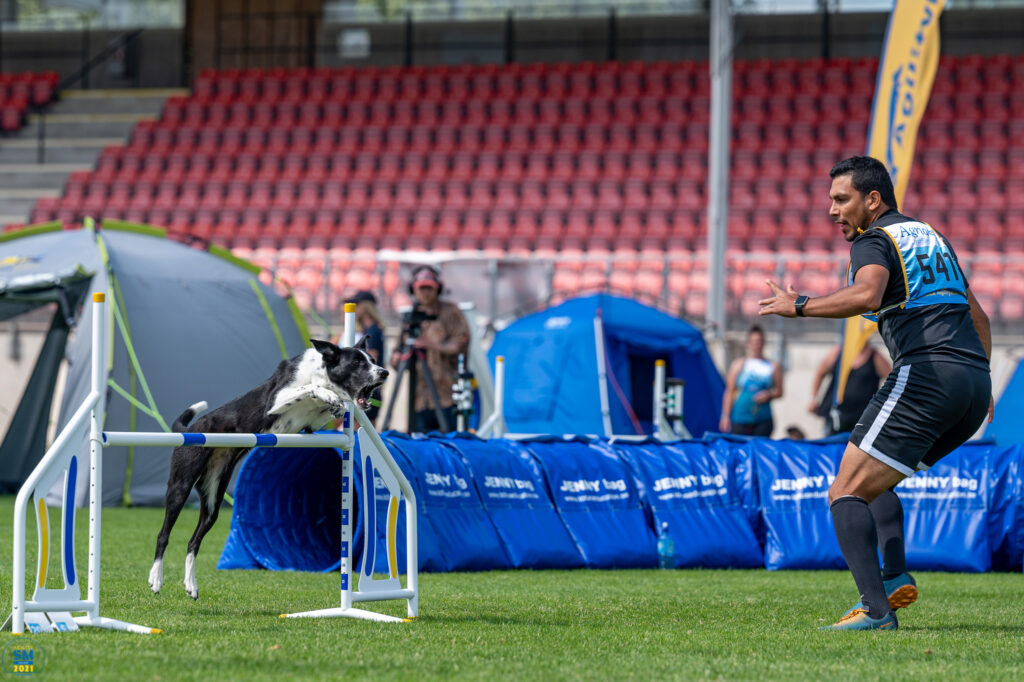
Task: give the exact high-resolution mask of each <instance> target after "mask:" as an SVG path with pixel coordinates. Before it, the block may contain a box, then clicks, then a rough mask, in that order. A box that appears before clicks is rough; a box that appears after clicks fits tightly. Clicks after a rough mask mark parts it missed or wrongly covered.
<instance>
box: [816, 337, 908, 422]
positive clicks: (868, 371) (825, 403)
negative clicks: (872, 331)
mask: <svg viewBox="0 0 1024 682" xmlns="http://www.w3.org/2000/svg"><path fill="white" fill-rule="evenodd" d="M841 348H842V347H841V346H840V345H838V344H836V345H835V346H834V347H833V348H832V350H830V351H829V353H828V355H827V356H825V359H824V360H822V361H821V364H820V365H818V369H817V371H816V372H815V373H814V381H813V382H812V383H811V395H812V396H813V399H812V401H811V404H810V405H809V406H808V408H807V409H808V411H809V412H812V413H814V414H817V415H818V416H819V417H824V418H825V435H826V436H831V435H833V434H836V433H849V432H850V431H852V430H853V427H854V426H855V425H856V424H857V420H858V419H859V418H860V415H861V414H862V413H863V412H864V408H865V407H867V406H868V403H869V402H871V397H872V396H873V395H875V391H877V390H878V388H879V386H881V385H882V381H884V380H885V377H887V376H889V372H891V371H892V365H891V364H889V361H888V360H886V359H885V356H884V355H882V354H881V353H879V352H878V351H877V350H875V348H874V346H872V345H871V344H870V343H868V344H865V345H864V348H863V349H862V350H861V352H860V353H859V354H858V355H857V357H856V358H854V359H853V364H852V365H850V374H849V376H848V377H847V379H846V390H845V391H844V392H843V402H841V403H839V404H838V405H833V404H832V403H833V399H834V395H835V387H836V376H837V370H838V363H839V353H840V350H841ZM825 377H829V382H828V388H827V389H826V390H825V395H824V396H823V397H822V398H821V400H820V401H819V400H818V399H817V398H818V395H820V393H819V392H820V391H821V384H822V382H824V380H825Z"/></svg>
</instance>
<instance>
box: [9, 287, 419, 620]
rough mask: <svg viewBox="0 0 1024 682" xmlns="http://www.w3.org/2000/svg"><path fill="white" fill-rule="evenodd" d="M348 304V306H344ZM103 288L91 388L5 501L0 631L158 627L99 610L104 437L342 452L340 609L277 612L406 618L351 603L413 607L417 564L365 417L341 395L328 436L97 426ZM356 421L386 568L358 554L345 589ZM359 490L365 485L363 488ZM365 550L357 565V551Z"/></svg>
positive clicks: (392, 469) (412, 511) (350, 329)
mask: <svg viewBox="0 0 1024 682" xmlns="http://www.w3.org/2000/svg"><path fill="white" fill-rule="evenodd" d="M350 307H351V309H350ZM105 313H106V308H105V295H104V294H102V293H96V294H93V317H92V319H93V330H92V388H91V390H90V392H89V395H88V396H87V397H86V398H85V400H84V401H83V402H82V405H81V406H80V407H79V408H78V410H77V411H76V412H75V413H74V415H73V416H72V417H71V420H70V421H69V422H68V424H67V426H65V428H64V429H63V430H62V431H61V433H60V434H59V435H58V436H57V438H56V439H55V440H54V442H53V445H51V446H50V449H49V450H47V452H46V454H45V455H44V456H43V458H42V460H40V462H39V464H38V465H37V466H36V468H35V469H34V470H33V471H32V473H31V474H30V475H29V477H28V479H27V480H26V481H25V483H24V485H23V486H22V487H21V490H20V491H19V492H18V496H17V498H16V500H15V504H14V577H13V581H12V582H13V585H12V590H11V593H12V597H11V616H10V618H8V619H7V621H6V622H5V623H4V628H3V629H8V628H9V629H10V630H11V631H12V632H14V633H15V634H21V633H24V632H25V629H26V627H27V628H28V630H29V631H30V632H33V633H41V632H53V631H61V632H63V631H75V630H78V628H79V626H91V627H100V628H106V629H111V630H125V631H128V632H136V633H142V634H150V633H158V632H161V631H160V630H159V629H156V628H150V627H145V626H142V625H135V624H133V623H127V622H124V621H120V620H114V619H112V618H105V617H102V616H100V550H101V530H102V527H101V522H100V517H101V512H102V501H103V489H102V488H103V457H102V455H103V448H104V447H106V446H112V445H137V446H146V445H150V446H178V445H184V444H189V445H199V446H202V447H257V446H263V447H310V448H322V447H333V448H337V449H339V450H341V451H342V481H341V484H342V493H341V497H342V499H341V503H342V512H341V538H342V544H341V555H342V556H341V607H340V608H332V609H324V610H321V611H311V612H306V613H296V614H285V616H287V617H303V616H305V617H349V618H361V619H364V620H376V621H386V622H405V621H407V620H408V618H396V617H392V616H386V615H383V614H378V613H374V612H372V611H365V610H362V609H356V608H352V603H353V602H357V601H380V600H387V599H405V600H406V601H407V603H408V609H407V610H408V616H409V617H410V618H412V617H415V616H416V615H417V612H418V596H419V590H418V578H417V570H418V566H419V562H418V554H417V544H416V541H417V536H416V496H415V493H414V492H413V490H412V486H410V485H409V481H408V479H406V477H405V475H404V474H403V473H402V471H401V469H400V468H399V467H398V465H397V463H396V462H395V460H394V458H393V457H392V456H391V453H389V452H388V450H387V447H386V446H385V445H384V443H383V441H382V440H381V439H380V436H379V435H378V434H377V432H376V431H374V429H373V425H372V424H371V423H370V421H369V419H368V418H367V417H366V415H365V414H364V413H363V411H362V410H361V409H359V406H358V405H355V404H354V403H351V402H346V404H345V406H346V412H345V414H344V417H343V425H344V429H343V431H342V432H341V433H337V434H235V433H136V432H118V431H114V432H103V431H102V425H103V420H104V414H105V407H106V405H105V401H104V395H105V386H103V359H104V357H105V349H106V344H105V338H104V337H105V330H106V329H107V325H106V323H105V322H106V316H105ZM354 318H355V306H354V305H353V304H346V306H345V322H346V324H345V329H346V338H345V342H344V343H346V344H347V345H352V342H353V334H354V326H355V319H354ZM353 414H354V415H355V419H356V420H357V421H358V422H359V424H360V426H361V427H362V428H361V429H360V432H359V443H360V449H361V454H362V456H363V457H364V460H365V465H364V468H363V479H364V481H363V488H364V495H363V497H362V500H363V502H364V505H366V507H365V509H367V510H371V511H370V512H368V517H369V518H370V519H372V518H373V513H372V510H373V509H374V505H375V499H374V493H373V491H374V487H375V485H374V473H375V471H376V473H377V475H378V476H380V478H381V479H382V480H383V481H384V484H385V486H386V487H387V489H388V491H389V493H390V500H389V512H388V519H387V532H388V542H387V546H388V567H389V575H388V576H386V577H385V578H375V577H374V575H373V563H372V557H373V554H374V553H373V552H367V551H365V550H364V552H363V563H364V568H363V569H362V570H361V571H360V574H361V575H360V581H359V584H358V589H356V590H354V589H353V587H354V583H353V581H352V579H351V558H350V557H351V547H352V527H353V525H354V523H355V515H354V510H353V505H352V485H353V480H352V478H353V476H352V474H353V466H352V452H353V447H354V444H355V438H354V435H353V428H352V415H353ZM86 419H88V420H89V423H90V429H89V455H90V456H89V466H90V475H89V581H88V591H87V596H86V598H85V599H82V598H81V587H80V580H79V578H80V576H79V574H78V571H77V567H76V564H75V547H74V521H75V484H76V480H77V473H78V467H79V466H80V464H79V458H80V456H79V453H78V448H79V443H77V442H75V441H76V437H77V436H78V434H80V433H81V429H82V427H84V425H85V422H86ZM58 482H62V484H63V505H62V509H63V514H62V523H61V543H60V547H61V569H62V576H63V583H64V585H63V587H62V588H59V589H54V588H47V587H46V582H47V577H48V572H49V553H50V546H51V543H50V539H51V535H52V534H51V532H50V522H49V514H48V509H47V506H46V501H45V498H46V495H47V493H48V492H49V491H50V490H51V489H52V488H53V487H54V485H56V484H57V483H58ZM365 491H369V494H368V495H367V494H366V492H365ZM30 498H31V499H32V506H33V509H34V510H35V511H36V524H37V528H38V538H39V552H38V557H39V560H38V568H37V577H36V582H35V591H34V594H33V596H32V598H31V599H26V598H25V572H26V565H25V562H26V538H25V522H26V520H27V515H28V514H27V511H28V504H29V499H30ZM403 499H404V501H405V503H406V506H405V508H406V539H407V542H406V587H405V588H403V587H402V586H401V583H400V580H399V578H398V566H397V561H396V551H395V543H396V540H395V538H396V527H397V516H398V505H399V503H400V502H401V501H402V500H403ZM364 534H365V535H364V547H368V546H369V543H371V542H374V541H375V525H374V524H373V523H365V524H364ZM368 556H369V557H370V561H369V565H368V566H367V565H366V564H367V557H368ZM72 612H84V613H85V615H84V616H72V615H71V614H72Z"/></svg>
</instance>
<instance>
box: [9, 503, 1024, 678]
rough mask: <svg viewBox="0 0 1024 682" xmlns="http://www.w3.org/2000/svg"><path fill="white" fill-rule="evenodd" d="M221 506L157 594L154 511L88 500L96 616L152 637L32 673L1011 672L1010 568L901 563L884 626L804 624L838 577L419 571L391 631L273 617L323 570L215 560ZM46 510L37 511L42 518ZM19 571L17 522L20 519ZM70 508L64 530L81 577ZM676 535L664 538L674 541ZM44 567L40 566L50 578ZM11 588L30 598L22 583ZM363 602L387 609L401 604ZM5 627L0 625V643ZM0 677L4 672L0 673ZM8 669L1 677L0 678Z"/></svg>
mask: <svg viewBox="0 0 1024 682" xmlns="http://www.w3.org/2000/svg"><path fill="white" fill-rule="evenodd" d="M228 512H229V510H225V513H223V514H222V515H221V520H220V521H219V522H218V524H217V526H216V527H215V528H214V530H213V531H212V532H211V533H210V535H209V536H207V538H206V543H205V544H204V547H203V551H202V552H201V554H200V556H199V560H198V567H197V573H198V578H199V592H200V596H199V601H198V602H193V601H192V600H191V599H190V598H188V597H187V596H186V595H185V591H184V589H183V588H182V586H181V577H182V569H183V565H184V555H185V543H186V542H187V540H188V537H189V535H190V534H191V532H192V529H193V528H194V526H195V521H196V518H197V513H196V512H195V511H194V510H186V511H185V512H183V513H182V516H181V519H180V520H179V522H178V525H177V527H176V528H175V532H174V534H173V535H172V537H171V545H170V547H169V549H168V553H167V558H166V563H165V574H164V580H165V584H164V590H163V592H162V593H161V594H160V595H158V596H157V595H153V594H151V593H150V591H149V587H148V585H147V584H146V576H147V575H148V572H149V567H150V564H151V562H152V553H153V544H154V542H155V538H156V533H157V531H158V530H159V526H160V523H161V520H162V514H163V512H162V510H159V509H105V510H104V512H103V523H104V527H103V539H104V542H103V583H102V597H101V604H102V609H101V613H102V614H103V615H106V616H109V617H113V618H119V619H123V620H128V621H130V622H134V623H139V624H143V625H149V626H152V627H159V628H162V629H163V630H164V632H163V634H159V635H150V636H146V635H133V634H128V633H119V632H110V631H105V630H93V629H86V630H83V631H82V632H80V633H78V634H75V635H58V634H52V635H34V636H33V637H32V638H33V640H34V641H35V642H36V643H37V644H39V645H40V646H42V648H43V650H44V651H45V653H46V662H45V669H44V671H43V672H42V673H41V674H38V675H36V676H34V677H36V678H38V679H48V680H74V681H76V682H79V681H82V680H167V681H169V680H201V681H203V682H209V681H210V680H271V679H273V680H277V679H308V680H322V679H357V678H358V679H373V680H382V679H399V680H409V679H416V680H420V679H454V678H457V679H460V680H462V679H495V678H500V679H541V680H575V679H581V680H582V679H587V680H618V679H643V680H648V679H655V680H662V679H707V680H710V679H724V680H754V679H785V680H794V679H808V680H817V679H823V678H835V679H926V680H930V681H932V682H934V681H935V680H951V679H974V680H977V679H985V680H1011V679H1021V678H1024V576H1022V575H1017V574H990V575H959V574H942V573H930V574H928V573H921V574H917V576H916V577H917V579H918V583H919V585H920V587H921V593H922V598H921V600H920V601H918V603H916V604H914V605H913V606H911V607H910V608H909V609H907V610H905V611H901V612H900V614H901V618H900V624H901V628H900V630H899V631H898V632H896V633H836V632H819V631H818V630H817V627H818V626H819V625H823V624H826V623H828V622H831V621H833V620H835V619H836V618H837V617H838V616H839V615H840V614H841V613H842V612H843V611H844V610H845V609H846V608H848V607H849V605H850V604H851V603H852V602H853V601H856V591H855V589H854V587H853V584H852V580H851V579H850V578H849V576H848V575H847V574H846V573H842V572H831V571H828V572H824V571H823V572H774V573H769V572H767V571H762V570H752V571H701V570H689V571H657V570H643V571H586V570H580V571H539V572H530V571H506V572H491V573H457V574H446V575H439V574H424V575H422V576H421V597H420V613H421V616H420V618H418V619H417V620H416V621H414V622H412V623H408V624H403V625H391V624H378V623H367V622H362V621H355V620H348V619H325V620H305V619H303V620H290V619H289V620H284V619H281V618H278V614H280V613H282V612H284V611H302V610H308V609H316V608H325V607H331V606H337V605H338V602H339V593H338V574H337V573H333V574H313V573H272V572H268V571H217V570H216V563H217V558H218V556H219V554H220V550H221V547H222V546H223V544H224V539H225V537H226V535H227V530H228V520H229V519H228V517H229V513H228ZM52 513H53V512H52V511H51V514H52ZM29 517H30V520H29V523H30V529H29V533H28V537H29V555H30V569H29V571H28V574H29V578H30V579H31V578H32V577H33V576H34V575H35V537H36V533H35V528H34V526H35V521H34V518H32V514H31V513H30V514H29ZM12 518H13V498H12V497H3V498H0V547H3V550H2V551H0V556H2V557H5V558H4V559H3V560H2V562H0V600H2V607H0V608H3V611H4V614H3V617H6V615H7V613H9V611H10V584H11V561H10V556H11V554H10V547H11V535H12V528H11V519H12ZM87 525H88V524H87V521H86V516H85V514H81V515H80V517H79V519H78V524H77V529H76V530H77V542H78V547H79V566H80V567H81V569H82V570H84V556H85V548H86V546H87V544H86V541H87V537H86V532H85V531H86V526H87ZM677 542H678V540H677ZM56 570H59V569H57V563H56V562H53V563H51V571H56ZM28 594H31V591H30V590H29V592H28ZM369 608H374V609H376V610H379V611H382V612H386V613H391V614H394V615H403V614H404V608H405V605H404V602H401V603H400V602H385V603H382V604H377V605H374V604H371V605H369ZM11 638H12V635H10V634H9V633H3V634H2V635H0V645H2V646H6V645H7V643H8V642H9V641H10V640H11ZM6 677H7V676H4V678H6ZM11 679H16V678H13V677H12V678H11Z"/></svg>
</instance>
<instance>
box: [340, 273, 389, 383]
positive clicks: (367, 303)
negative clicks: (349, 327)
mask: <svg viewBox="0 0 1024 682" xmlns="http://www.w3.org/2000/svg"><path fill="white" fill-rule="evenodd" d="M348 302H349V303H355V304H356V342H358V341H359V340H360V339H361V338H363V337H364V336H365V337H367V339H366V352H367V353H369V354H370V357H371V358H373V360H374V362H376V363H377V364H378V365H379V364H380V362H381V358H382V357H384V318H383V317H381V314H380V311H379V310H377V297H376V296H374V295H373V294H372V293H371V292H369V291H365V290H364V291H357V292H356V293H355V294H354V295H353V296H352V297H351V298H349V300H348Z"/></svg>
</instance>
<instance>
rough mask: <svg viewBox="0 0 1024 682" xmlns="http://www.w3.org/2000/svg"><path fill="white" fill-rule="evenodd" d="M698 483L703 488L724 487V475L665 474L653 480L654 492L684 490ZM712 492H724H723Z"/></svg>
mask: <svg viewBox="0 0 1024 682" xmlns="http://www.w3.org/2000/svg"><path fill="white" fill-rule="evenodd" d="M698 483H699V484H700V485H701V487H704V488H709V487H715V488H724V487H725V476H723V475H722V474H715V475H714V476H708V475H707V474H701V475H700V476H697V475H695V474H690V475H689V476H665V477H664V478H659V479H658V480H656V481H655V482H654V492H656V493H658V492H662V491H665V490H686V489H688V488H693V487H695V486H696V485H697V484H698ZM714 494H724V492H723V493H714Z"/></svg>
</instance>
